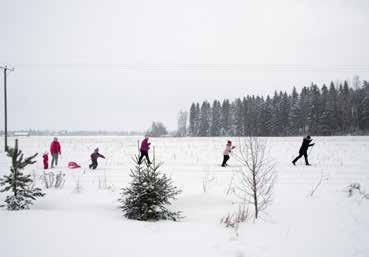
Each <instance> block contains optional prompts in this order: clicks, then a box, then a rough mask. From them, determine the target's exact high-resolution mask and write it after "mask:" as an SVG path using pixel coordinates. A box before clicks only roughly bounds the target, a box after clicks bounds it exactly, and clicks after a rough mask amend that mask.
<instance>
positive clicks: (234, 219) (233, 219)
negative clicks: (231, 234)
mask: <svg viewBox="0 0 369 257" xmlns="http://www.w3.org/2000/svg"><path fill="white" fill-rule="evenodd" d="M250 218H251V215H250V212H249V207H248V206H247V207H246V204H243V205H239V206H238V210H237V211H236V212H234V213H232V214H230V213H228V215H227V216H225V217H223V218H222V219H221V220H220V223H222V224H225V226H226V227H227V228H229V227H230V228H238V226H239V224H240V223H243V222H246V221H248V220H249V219H250Z"/></svg>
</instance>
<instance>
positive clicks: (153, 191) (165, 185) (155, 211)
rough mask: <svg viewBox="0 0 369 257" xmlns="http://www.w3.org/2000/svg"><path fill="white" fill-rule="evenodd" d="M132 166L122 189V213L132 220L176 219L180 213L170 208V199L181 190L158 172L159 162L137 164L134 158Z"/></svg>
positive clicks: (174, 197)
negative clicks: (127, 180)
mask: <svg viewBox="0 0 369 257" xmlns="http://www.w3.org/2000/svg"><path fill="white" fill-rule="evenodd" d="M134 162H135V168H134V169H132V170H131V174H130V176H131V177H132V181H131V182H130V185H129V186H128V187H126V188H122V193H121V199H119V202H120V203H121V206H120V208H121V209H122V211H123V212H124V216H125V217H127V218H128V219H134V220H142V221H147V220H174V221H176V220H178V219H179V218H180V212H178V211H170V210H169V209H168V208H167V206H168V205H170V200H172V199H176V196H177V195H178V194H179V193H181V190H179V189H178V188H177V187H175V186H173V182H172V180H171V179H170V178H168V177H167V176H166V175H165V174H162V173H160V171H159V168H160V167H161V164H158V165H155V162H154V164H153V165H146V164H143V165H139V164H138V158H137V157H136V158H135V159H134Z"/></svg>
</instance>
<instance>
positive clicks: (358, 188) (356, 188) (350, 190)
mask: <svg viewBox="0 0 369 257" xmlns="http://www.w3.org/2000/svg"><path fill="white" fill-rule="evenodd" d="M355 192H357V193H358V194H359V195H360V196H361V197H362V198H364V199H368V200H369V193H366V192H365V190H364V189H363V188H362V187H361V185H360V183H352V184H350V185H348V186H347V193H348V197H352V196H353V195H354V193H355Z"/></svg>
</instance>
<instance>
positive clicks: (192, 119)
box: [188, 103, 197, 136]
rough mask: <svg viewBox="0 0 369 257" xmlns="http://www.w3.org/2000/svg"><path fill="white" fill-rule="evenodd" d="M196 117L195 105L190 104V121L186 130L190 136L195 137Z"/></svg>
mask: <svg viewBox="0 0 369 257" xmlns="http://www.w3.org/2000/svg"><path fill="white" fill-rule="evenodd" d="M196 116H197V113H196V105H195V103H192V104H191V108H190V120H189V128H188V129H189V133H190V135H191V136H196V119H197V117H196Z"/></svg>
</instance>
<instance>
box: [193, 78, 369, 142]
mask: <svg viewBox="0 0 369 257" xmlns="http://www.w3.org/2000/svg"><path fill="white" fill-rule="evenodd" d="M367 132H369V83H368V82H367V81H363V82H362V83H360V82H358V83H356V85H355V86H354V88H352V87H350V86H349V85H348V82H347V81H344V83H343V84H339V85H335V84H334V83H333V82H331V83H330V85H329V86H326V85H323V86H322V87H321V88H319V87H318V86H317V85H316V84H311V86H310V87H304V88H302V90H301V92H297V90H296V88H293V90H292V92H291V93H290V94H288V93H287V92H277V91H276V92H275V93H274V95H273V96H272V97H271V96H267V97H260V96H254V95H252V96H250V95H247V96H245V97H243V98H242V99H241V98H237V99H235V100H234V101H230V100H228V99H225V100H223V101H222V102H221V101H219V100H215V101H214V102H213V103H212V104H210V103H209V102H208V101H204V102H203V103H192V105H191V108H190V112H189V127H188V132H187V135H189V136H250V135H252V136H293V135H305V134H308V133H309V134H311V135H342V134H360V133H367Z"/></svg>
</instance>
